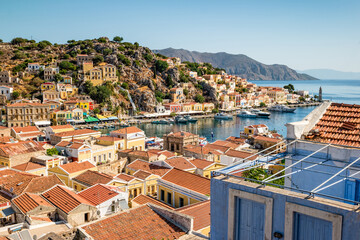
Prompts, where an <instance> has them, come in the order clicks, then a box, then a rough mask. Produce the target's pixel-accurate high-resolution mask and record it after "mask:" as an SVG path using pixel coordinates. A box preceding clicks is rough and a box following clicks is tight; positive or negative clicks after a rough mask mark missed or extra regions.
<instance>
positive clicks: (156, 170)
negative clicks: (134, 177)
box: [127, 160, 170, 177]
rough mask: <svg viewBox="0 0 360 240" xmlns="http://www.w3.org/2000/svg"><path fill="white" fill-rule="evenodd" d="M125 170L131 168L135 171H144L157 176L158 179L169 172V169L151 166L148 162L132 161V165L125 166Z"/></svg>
mask: <svg viewBox="0 0 360 240" xmlns="http://www.w3.org/2000/svg"><path fill="white" fill-rule="evenodd" d="M127 168H131V169H133V170H135V171H137V170H144V171H146V172H149V173H152V174H155V175H158V176H160V177H161V176H162V175H164V174H165V173H167V172H168V171H169V170H170V169H169V168H166V167H162V166H158V165H155V164H151V163H149V162H145V161H142V160H135V161H133V162H132V163H130V164H128V165H127Z"/></svg>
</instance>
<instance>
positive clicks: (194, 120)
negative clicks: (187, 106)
mask: <svg viewBox="0 0 360 240" xmlns="http://www.w3.org/2000/svg"><path fill="white" fill-rule="evenodd" d="M184 118H185V119H186V120H187V121H188V122H189V123H196V122H197V121H198V120H197V119H195V118H192V117H191V116H190V115H186V116H184Z"/></svg>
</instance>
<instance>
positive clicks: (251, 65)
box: [153, 48, 316, 80]
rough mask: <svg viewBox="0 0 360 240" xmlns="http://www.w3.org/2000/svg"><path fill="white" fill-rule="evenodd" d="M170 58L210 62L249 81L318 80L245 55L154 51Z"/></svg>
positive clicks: (174, 50)
mask: <svg viewBox="0 0 360 240" xmlns="http://www.w3.org/2000/svg"><path fill="white" fill-rule="evenodd" d="M153 51H154V52H155V53H160V54H162V55H165V56H168V57H179V58H181V60H182V61H189V62H198V63H200V62H208V63H211V64H212V65H213V66H214V67H218V68H223V69H225V71H226V72H227V73H228V74H232V75H238V76H241V77H243V78H246V79H248V80H315V79H316V78H314V77H312V76H310V75H307V74H301V73H298V72H296V71H295V70H293V69H291V68H289V67H287V66H285V65H279V64H274V65H266V64H263V63H260V62H258V61H256V60H254V59H252V58H249V57H248V56H246V55H243V54H237V55H235V54H228V53H225V52H219V53H202V52H196V51H188V50H184V49H174V48H166V49H162V50H153Z"/></svg>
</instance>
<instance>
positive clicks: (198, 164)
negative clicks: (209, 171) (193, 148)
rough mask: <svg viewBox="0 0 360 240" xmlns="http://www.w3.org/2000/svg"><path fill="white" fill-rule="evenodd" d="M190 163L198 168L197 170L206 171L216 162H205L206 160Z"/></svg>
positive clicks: (195, 160)
mask: <svg viewBox="0 0 360 240" xmlns="http://www.w3.org/2000/svg"><path fill="white" fill-rule="evenodd" d="M190 162H191V163H192V164H193V165H194V166H195V167H196V168H199V169H205V168H207V167H209V166H211V165H212V164H214V162H211V161H207V160H204V159H198V158H196V159H193V160H190Z"/></svg>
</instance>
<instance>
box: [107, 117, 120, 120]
mask: <svg viewBox="0 0 360 240" xmlns="http://www.w3.org/2000/svg"><path fill="white" fill-rule="evenodd" d="M107 119H108V120H119V119H118V118H117V117H115V116H109V117H108V118H107Z"/></svg>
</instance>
